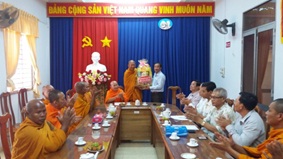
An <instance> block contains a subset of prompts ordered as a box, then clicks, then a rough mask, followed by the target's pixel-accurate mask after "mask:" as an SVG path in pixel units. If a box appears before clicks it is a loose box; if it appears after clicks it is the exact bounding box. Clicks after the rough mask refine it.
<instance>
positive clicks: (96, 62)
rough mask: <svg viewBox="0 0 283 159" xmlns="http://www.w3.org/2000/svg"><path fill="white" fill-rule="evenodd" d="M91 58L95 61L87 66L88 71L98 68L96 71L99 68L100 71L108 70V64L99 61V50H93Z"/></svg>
mask: <svg viewBox="0 0 283 159" xmlns="http://www.w3.org/2000/svg"><path fill="white" fill-rule="evenodd" d="M91 60H92V62H93V63H92V64H89V65H87V67H86V69H85V70H86V71H87V72H88V71H93V70H96V71H97V70H98V71H100V72H106V71H107V69H106V66H105V65H103V64H100V63H99V60H100V54H99V52H93V53H92V54H91Z"/></svg>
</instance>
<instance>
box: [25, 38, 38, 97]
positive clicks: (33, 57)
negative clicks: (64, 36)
mask: <svg viewBox="0 0 283 159" xmlns="http://www.w3.org/2000/svg"><path fill="white" fill-rule="evenodd" d="M27 41H28V44H29V46H30V48H31V54H30V60H31V64H32V67H33V71H34V83H33V93H34V97H35V98H39V97H40V92H39V89H38V86H39V85H40V84H41V80H40V73H39V69H38V66H37V62H36V37H34V36H32V35H28V36H27Z"/></svg>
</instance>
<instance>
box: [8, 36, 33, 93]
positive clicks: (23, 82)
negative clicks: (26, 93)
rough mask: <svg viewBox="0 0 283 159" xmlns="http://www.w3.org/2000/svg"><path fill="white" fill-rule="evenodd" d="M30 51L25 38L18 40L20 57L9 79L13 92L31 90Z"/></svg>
mask: <svg viewBox="0 0 283 159" xmlns="http://www.w3.org/2000/svg"><path fill="white" fill-rule="evenodd" d="M30 53H31V49H30V47H29V44H28V42H27V39H26V36H24V35H22V36H21V38H20V55H19V60H18V65H17V69H16V72H15V74H14V75H13V77H12V78H11V79H12V80H13V82H14V84H15V90H19V89H21V88H27V89H32V88H33V69H32V65H31V61H30Z"/></svg>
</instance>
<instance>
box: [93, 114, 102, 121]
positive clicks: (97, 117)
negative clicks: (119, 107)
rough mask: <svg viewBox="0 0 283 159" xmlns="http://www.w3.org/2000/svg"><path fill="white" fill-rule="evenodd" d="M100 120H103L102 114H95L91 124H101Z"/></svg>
mask: <svg viewBox="0 0 283 159" xmlns="http://www.w3.org/2000/svg"><path fill="white" fill-rule="evenodd" d="M102 120H103V116H102V114H95V115H94V116H93V117H92V123H101V122H102Z"/></svg>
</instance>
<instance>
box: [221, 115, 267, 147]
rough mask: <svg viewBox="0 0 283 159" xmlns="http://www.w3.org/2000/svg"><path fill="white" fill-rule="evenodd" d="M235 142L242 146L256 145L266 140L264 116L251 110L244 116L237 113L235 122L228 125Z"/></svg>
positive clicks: (227, 128) (227, 127)
mask: <svg viewBox="0 0 283 159" xmlns="http://www.w3.org/2000/svg"><path fill="white" fill-rule="evenodd" d="M226 130H227V131H228V133H229V135H232V138H233V140H234V142H235V143H236V144H238V145H241V146H251V147H256V146H257V145H258V144H260V143H262V142H263V141H264V140H265V127H264V123H263V120H262V118H261V117H260V116H259V114H258V113H257V112H256V111H255V110H251V111H250V112H249V113H248V114H246V115H245V116H244V117H243V118H242V116H241V115H240V114H239V113H237V118H236V120H235V122H233V123H232V124H230V125H227V126H226Z"/></svg>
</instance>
